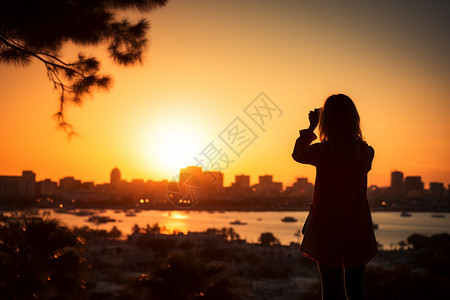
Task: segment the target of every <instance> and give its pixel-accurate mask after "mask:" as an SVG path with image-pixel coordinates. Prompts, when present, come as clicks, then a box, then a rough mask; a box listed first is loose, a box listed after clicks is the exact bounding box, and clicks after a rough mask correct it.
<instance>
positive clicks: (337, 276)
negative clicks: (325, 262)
mask: <svg viewBox="0 0 450 300" xmlns="http://www.w3.org/2000/svg"><path fill="white" fill-rule="evenodd" d="M319 271H320V279H321V283H322V299H323V300H341V299H344V298H343V296H344V280H343V276H342V269H341V268H332V267H325V266H322V265H319Z"/></svg>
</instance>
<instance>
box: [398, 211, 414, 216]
mask: <svg viewBox="0 0 450 300" xmlns="http://www.w3.org/2000/svg"><path fill="white" fill-rule="evenodd" d="M400 216H401V217H411V216H412V214H410V213H409V212H407V211H402V213H401V214H400Z"/></svg>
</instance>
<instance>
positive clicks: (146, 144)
mask: <svg viewBox="0 0 450 300" xmlns="http://www.w3.org/2000/svg"><path fill="white" fill-rule="evenodd" d="M141 143H142V146H143V147H142V149H143V151H144V153H143V155H144V157H145V161H146V162H147V163H148V164H149V165H150V166H151V167H152V169H158V170H160V171H161V173H164V174H168V175H166V176H169V177H171V176H172V177H173V176H175V175H176V174H178V172H179V170H180V169H181V168H184V167H186V166H188V165H192V164H193V162H194V156H195V155H196V154H197V153H198V152H199V151H201V149H202V148H203V147H202V146H203V143H204V141H203V139H202V132H200V131H199V130H198V129H197V128H195V127H194V126H192V124H188V123H184V122H183V120H182V119H180V118H178V117H175V118H173V119H167V120H162V121H160V122H159V123H158V124H157V128H156V129H153V128H151V129H149V133H148V134H147V135H146V138H144V139H143V140H142V141H141Z"/></svg>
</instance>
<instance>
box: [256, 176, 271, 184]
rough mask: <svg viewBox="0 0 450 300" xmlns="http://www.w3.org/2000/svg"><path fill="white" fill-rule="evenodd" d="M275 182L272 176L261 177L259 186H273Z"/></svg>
mask: <svg viewBox="0 0 450 300" xmlns="http://www.w3.org/2000/svg"><path fill="white" fill-rule="evenodd" d="M272 182H273V176H272V175H262V176H259V184H263V185H264V184H271V183H272Z"/></svg>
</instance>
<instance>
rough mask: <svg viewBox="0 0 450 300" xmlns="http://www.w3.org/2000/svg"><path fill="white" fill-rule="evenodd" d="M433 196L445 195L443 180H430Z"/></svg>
mask: <svg viewBox="0 0 450 300" xmlns="http://www.w3.org/2000/svg"><path fill="white" fill-rule="evenodd" d="M430 195H431V197H435V198H441V197H443V196H444V195H445V187H444V184H443V183H442V182H430Z"/></svg>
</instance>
